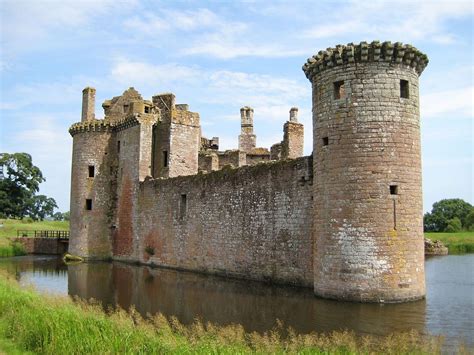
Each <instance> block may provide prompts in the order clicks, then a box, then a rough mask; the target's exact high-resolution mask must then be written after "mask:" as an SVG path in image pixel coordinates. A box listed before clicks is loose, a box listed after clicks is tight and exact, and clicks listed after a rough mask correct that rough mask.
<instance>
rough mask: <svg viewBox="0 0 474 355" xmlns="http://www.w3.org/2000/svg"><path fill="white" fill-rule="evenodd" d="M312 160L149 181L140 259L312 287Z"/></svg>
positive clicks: (143, 192) (142, 196)
mask: <svg viewBox="0 0 474 355" xmlns="http://www.w3.org/2000/svg"><path fill="white" fill-rule="evenodd" d="M311 160H312V159H311V158H309V157H305V158H300V159H295V160H292V161H285V162H277V163H273V164H271V163H270V164H262V165H257V166H254V167H243V168H241V169H236V170H234V169H232V170H223V171H217V172H213V173H209V174H199V175H195V176H189V177H176V178H171V179H165V180H163V179H154V180H151V179H150V180H146V181H144V182H143V183H141V184H140V191H139V198H138V201H137V203H138V206H139V209H140V211H139V213H138V216H139V219H138V223H137V225H138V226H140V231H139V234H140V236H141V237H140V245H139V260H140V261H141V262H144V263H154V264H156V265H161V266H167V267H173V268H179V269H188V270H193V271H202V272H209V273H217V274H223V275H231V276H238V277H243V278H249V279H257V280H268V281H272V282H281V283H287V284H294V285H302V286H308V287H310V286H311V285H312V284H313V271H312V234H311V230H312V218H311V216H312V163H311Z"/></svg>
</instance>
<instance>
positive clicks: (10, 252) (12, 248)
mask: <svg viewBox="0 0 474 355" xmlns="http://www.w3.org/2000/svg"><path fill="white" fill-rule="evenodd" d="M20 255H26V250H25V248H24V247H23V245H22V244H21V243H12V242H9V244H7V245H0V258H8V257H11V256H20Z"/></svg>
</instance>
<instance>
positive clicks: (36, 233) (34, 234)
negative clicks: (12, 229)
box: [16, 230, 69, 239]
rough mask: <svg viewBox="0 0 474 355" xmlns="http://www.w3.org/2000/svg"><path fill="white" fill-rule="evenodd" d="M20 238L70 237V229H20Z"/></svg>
mask: <svg viewBox="0 0 474 355" xmlns="http://www.w3.org/2000/svg"><path fill="white" fill-rule="evenodd" d="M16 236H17V237H18V238H21V237H28V238H56V239H69V231H48V230H18V231H17V232H16Z"/></svg>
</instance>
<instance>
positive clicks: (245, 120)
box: [239, 106, 257, 152]
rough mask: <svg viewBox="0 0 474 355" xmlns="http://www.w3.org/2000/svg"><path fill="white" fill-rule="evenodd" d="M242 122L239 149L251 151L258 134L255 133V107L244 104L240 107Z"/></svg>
mask: <svg viewBox="0 0 474 355" xmlns="http://www.w3.org/2000/svg"><path fill="white" fill-rule="evenodd" d="M240 124H241V134H240V135H239V150H240V151H242V152H251V151H252V150H253V149H254V148H255V147H256V142H257V136H256V135H255V134H253V108H251V107H248V106H244V107H242V108H241V109H240Z"/></svg>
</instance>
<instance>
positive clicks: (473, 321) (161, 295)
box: [0, 254, 474, 347]
mask: <svg viewBox="0 0 474 355" xmlns="http://www.w3.org/2000/svg"><path fill="white" fill-rule="evenodd" d="M0 269H3V270H7V271H8V272H9V273H11V274H13V275H15V277H16V279H17V280H18V281H19V282H20V283H21V284H23V285H27V284H33V285H34V286H35V287H36V288H37V289H38V290H40V291H47V292H53V293H59V294H64V295H67V294H69V295H77V296H79V297H81V298H85V299H90V298H94V299H97V300H100V301H101V302H102V303H103V304H104V305H120V306H121V307H122V308H125V309H128V308H129V307H130V306H131V305H134V306H135V307H136V309H137V310H138V311H139V312H140V313H142V314H147V313H150V314H154V313H156V312H161V313H163V314H165V315H167V316H171V315H175V316H176V317H177V318H178V319H179V320H180V321H181V322H183V323H185V324H188V323H191V322H192V321H193V319H195V318H197V317H198V318H201V319H202V320H203V321H211V322H213V323H216V324H222V325H225V324H231V323H240V324H242V325H243V326H244V327H245V329H247V330H248V331H253V330H255V331H260V332H263V331H266V330H269V329H271V328H272V327H274V326H275V321H276V319H279V320H281V321H283V322H284V324H285V325H286V326H291V327H293V328H294V329H295V330H296V331H297V332H301V333H307V332H311V331H318V332H321V331H331V330H342V329H349V330H353V331H355V332H357V333H359V334H378V335H384V334H388V333H391V332H394V331H403V330H409V329H415V330H418V331H420V332H423V333H427V334H444V335H446V339H445V345H447V346H448V347H449V346H451V345H455V344H456V343H457V342H458V341H460V340H461V341H463V342H464V343H465V344H467V345H468V346H470V347H471V346H473V345H474V311H473V309H474V307H473V306H474V254H466V255H449V256H442V257H432V258H429V259H427V260H426V283H427V296H426V300H422V301H417V302H411V303H404V304H385V305H379V304H361V303H349V302H337V301H330V300H323V299H319V298H316V297H315V296H314V295H313V294H312V292H311V290H310V289H300V288H289V287H281V286H273V285H266V284H261V283H257V282H251V281H242V280H229V279H224V278H221V277H216V276H207V275H201V274H195V273H190V272H183V271H174V270H167V269H159V268H149V267H146V266H135V265H128V264H123V263H115V262H114V263H83V264H78V265H70V266H66V265H64V264H63V263H62V261H61V260H59V259H57V258H52V257H40V256H27V257H16V258H9V259H3V260H1V261H0Z"/></svg>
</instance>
